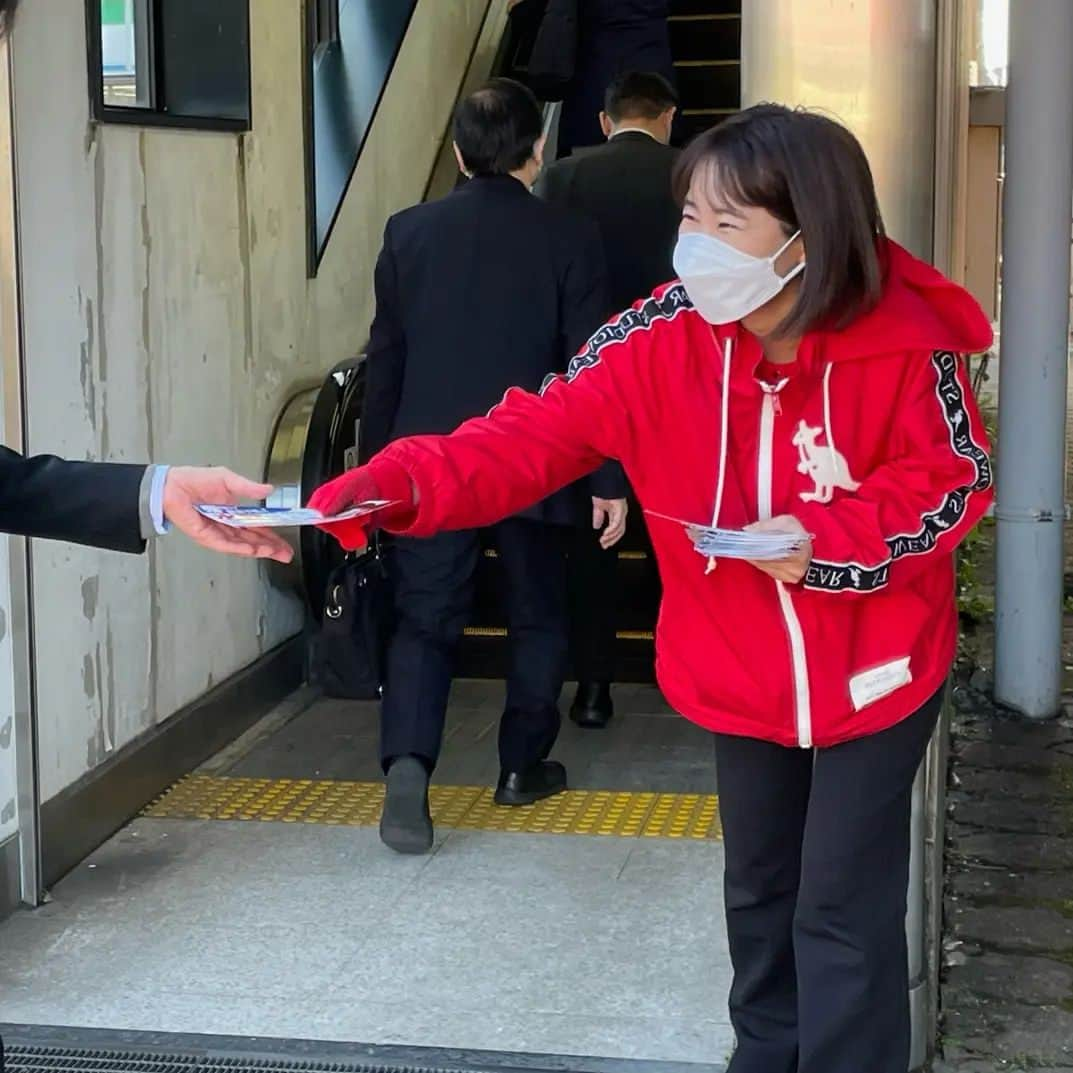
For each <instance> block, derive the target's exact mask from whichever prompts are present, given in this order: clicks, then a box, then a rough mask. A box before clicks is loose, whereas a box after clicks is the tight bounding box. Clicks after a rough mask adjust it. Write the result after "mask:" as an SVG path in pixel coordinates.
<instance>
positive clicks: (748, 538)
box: [645, 510, 811, 562]
mask: <svg viewBox="0 0 1073 1073" xmlns="http://www.w3.org/2000/svg"><path fill="white" fill-rule="evenodd" d="M645 514H648V515H649V516H650V517H653V518H660V519H662V520H663V521H665V522H674V523H675V524H677V525H680V526H682V528H683V529H685V531H686V535H687V536H688V537H689V539H690V540H691V541H693V547H694V549H695V550H696V551H697V553H698V554H700V555H703V556H705V558H709V559H752V560H753V561H754V562H774V561H777V560H779V559H786V558H788V557H789V556H791V555H794V554H796V553H797V552H799V551H800V550H801V549H802V548H803V547H804V546H805V545H806V544H807V543H808V542H809V540H810V539H811V538H810V537H809V535H808V534H807V533H779V532H767V533H748V532H745V530H743V529H720V528H718V527H715V526H710V525H698V524H696V523H695V522H687V521H686V520H685V519H683V518H672V517H671V516H670V515H667V514H659V513H658V512H657V511H654V510H646V511H645Z"/></svg>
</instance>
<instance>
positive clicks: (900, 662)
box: [849, 656, 913, 712]
mask: <svg viewBox="0 0 1073 1073" xmlns="http://www.w3.org/2000/svg"><path fill="white" fill-rule="evenodd" d="M912 681H913V672H912V671H910V670H909V657H908V656H906V657H905V659H896V660H895V661H894V662H893V663H884V664H883V666H882V667H875V668H873V669H872V670H870V671H861V673H860V674H855V675H854V676H853V677H852V678H851V679H850V680H849V695H850V697H851V698H852V700H853V707H854V709H855V710H856V711H858V712H859V711H860V710H861V709H862V708H867V707H868V705H869V704H875V702H876V701H877V700H882V699H883V698H884V697H887V696H889V695H890V694H891V693H893V692H894V691H895V690H898V689H901V688H902V687H903V686H907V685H909V684H910V682H912Z"/></svg>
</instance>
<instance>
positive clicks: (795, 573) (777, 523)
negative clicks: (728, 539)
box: [745, 514, 812, 585]
mask: <svg viewBox="0 0 1073 1073" xmlns="http://www.w3.org/2000/svg"><path fill="white" fill-rule="evenodd" d="M745 531H746V532H747V533H799V534H800V535H801V536H807V535H808V533H807V531H806V529H805V527H804V526H803V525H802V524H801V523H800V522H799V521H798V520H797V519H796V518H795V517H794V516H793V515H792V514H780V515H779V516H778V517H777V518H767V519H765V520H764V521H762V522H753V524H752V525H747V526H746V527H745ZM749 562H751V563H752V564H753V566H755V567H756V569H757V570H760V571H761V572H763V573H765V574H767V575H768V576H769V577H773V578H774V579H775V580H776V581H784V582H786V584H788V585H796V584H797V583H798V582H799V581H800V580H801V579H802V578H803V577H804V576H805V574H806V573H808V567H809V563H811V562H812V541H811V540H806V541H805V543H804V544H802V545H801V550H800V551H796V552H794V554H793V555H791V556H789V558H786V559H772V560H768V561H764V562H758V561H756V560H754V559H750V560H749Z"/></svg>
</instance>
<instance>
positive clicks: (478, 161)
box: [453, 78, 544, 185]
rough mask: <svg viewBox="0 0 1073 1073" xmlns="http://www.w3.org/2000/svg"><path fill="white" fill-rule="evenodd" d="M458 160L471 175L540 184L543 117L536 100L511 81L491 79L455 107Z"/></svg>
mask: <svg viewBox="0 0 1073 1073" xmlns="http://www.w3.org/2000/svg"><path fill="white" fill-rule="evenodd" d="M453 132H454V143H455V156H456V157H457V158H458V164H459V167H460V168H461V169H462V171H464V172H465V173H466V174H467V175H470V176H477V175H513V176H515V177H516V178H518V179H521V180H522V181H523V182H525V183H526V184H527V185H531V184H532V183H533V182H534V181H535V180H536V175H537V172H538V171H539V170H540V166H541V163H542V158H543V151H544V116H543V114H542V112H541V110H540V105H539V104H538V103H537V99H536V97H534V96H533V93H532V91H531V90H530V89H528V88H527V87H526V86H523V85H522V84H521V83H520V82H515V81H514V80H513V79H510V78H493V79H492V81H491V82H489V83H487V84H486V85H484V86H482V87H481V88H480V89H479V90H477V91H476V92H475V93H471V94H470V95H469V96H468V97H466V98H465V99H464V100H463V101H462V102H461V103H460V104H459V105H458V107H457V109H455V118H454V128H453Z"/></svg>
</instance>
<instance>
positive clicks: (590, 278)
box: [563, 222, 629, 499]
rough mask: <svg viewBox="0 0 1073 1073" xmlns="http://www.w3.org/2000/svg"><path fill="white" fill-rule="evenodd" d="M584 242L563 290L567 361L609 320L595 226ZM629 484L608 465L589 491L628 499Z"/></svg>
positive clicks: (594, 478) (600, 245)
mask: <svg viewBox="0 0 1073 1073" xmlns="http://www.w3.org/2000/svg"><path fill="white" fill-rule="evenodd" d="M584 235H585V240H584V242H583V243H580V244H579V246H578V249H577V253H576V255H575V256H574V258H573V259H572V260H571V263H570V266H569V268H568V269H567V273H566V280H565V286H564V291H563V336H564V341H565V343H566V352H567V353H566V362H567V364H569V361H570V359H571V358H572V357H573V356H574V355H575V354H576V353H577V352H578V351H579V350H580V349H581V348H582V346H584V344H585V343H586V341H587V340H588V338H589V336H591V335H592V333H593V332H595V331H596V329H597V328H599V327H600V325H601V324H603V322H604V321H605V320H606V319H607V314H608V307H609V304H610V303H609V299H608V284H607V264H606V262H605V259H604V248H603V242H602V240H601V238H600V232H599V230H598V229H597V228H596V225H595V224H591V223H588V222H587V223H586V228H585V231H584ZM628 489H629V485H628V484H627V482H626V475H625V473H623V471H622V467H621V466H620V465H619V464H618V462H606V463H604V465H602V466H601V467H600V468H599V469H598V470H597V471H596V472H595V473H593V474H592V476H590V477H589V490H590V492H591V493H592V495H594V496H597V497H599V498H600V499H625V498H626V494H627V491H628Z"/></svg>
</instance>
